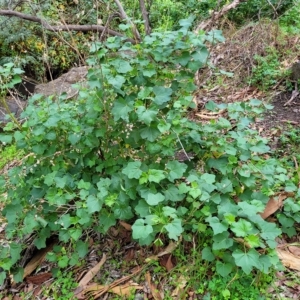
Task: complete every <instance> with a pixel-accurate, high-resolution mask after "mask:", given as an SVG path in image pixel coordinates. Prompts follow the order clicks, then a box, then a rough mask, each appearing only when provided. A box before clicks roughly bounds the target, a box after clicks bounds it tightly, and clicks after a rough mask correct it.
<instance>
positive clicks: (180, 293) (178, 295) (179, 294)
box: [171, 275, 188, 299]
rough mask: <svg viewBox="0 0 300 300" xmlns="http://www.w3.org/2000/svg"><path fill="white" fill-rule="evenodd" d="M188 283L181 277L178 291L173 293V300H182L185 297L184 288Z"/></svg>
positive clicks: (178, 281) (178, 282)
mask: <svg viewBox="0 0 300 300" xmlns="http://www.w3.org/2000/svg"><path fill="white" fill-rule="evenodd" d="M187 282H188V279H187V278H186V277H184V276H182V275H181V276H180V277H179V278H178V280H177V284H178V285H177V287H176V289H175V290H174V291H173V292H172V295H171V296H172V297H173V299H182V297H183V295H184V293H185V292H184V288H185V286H186V284H187Z"/></svg>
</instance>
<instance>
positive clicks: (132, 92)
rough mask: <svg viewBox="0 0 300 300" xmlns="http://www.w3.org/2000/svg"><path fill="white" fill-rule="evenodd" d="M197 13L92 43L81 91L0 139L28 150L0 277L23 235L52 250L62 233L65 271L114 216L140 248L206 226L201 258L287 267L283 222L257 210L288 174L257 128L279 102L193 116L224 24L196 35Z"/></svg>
mask: <svg viewBox="0 0 300 300" xmlns="http://www.w3.org/2000/svg"><path fill="white" fill-rule="evenodd" d="M192 22H193V19H192V18H190V19H186V20H181V21H180V25H181V28H180V29H179V30H178V31H173V32H169V31H166V32H164V33H153V34H151V35H150V36H147V37H145V39H144V40H143V42H142V43H141V44H138V45H131V44H130V43H128V42H126V41H122V39H120V38H117V37H114V38H109V39H108V40H107V41H106V42H105V43H95V44H94V47H93V49H92V51H93V55H92V56H91V58H90V59H89V64H90V66H91V68H90V69H89V72H88V78H87V86H86V87H85V88H82V89H81V90H80V92H79V95H78V98H77V99H76V100H71V101H70V100H64V96H62V97H61V98H60V99H59V100H58V101H57V102H54V101H53V100H52V98H51V97H49V98H47V99H43V98H42V96H40V95H35V96H34V97H33V98H32V99H31V100H30V103H29V105H28V107H27V109H26V111H25V112H24V113H23V118H26V121H25V122H24V123H23V124H22V128H21V129H20V130H16V131H11V130H12V129H13V124H9V125H8V126H7V127H6V128H5V130H6V132H5V134H1V135H0V141H2V142H6V143H8V142H15V143H16V145H17V147H18V149H23V150H24V151H25V153H26V154H28V155H27V156H26V157H27V159H26V160H24V163H23V165H22V166H20V167H17V168H15V169H13V170H11V171H10V173H9V180H8V182H7V198H8V201H7V203H6V205H5V207H4V209H3V210H2V215H3V217H5V218H6V220H7V226H6V238H7V239H8V240H9V241H10V242H9V244H7V246H6V247H4V248H3V249H1V252H0V267H1V268H2V269H3V271H2V272H1V273H0V279H1V280H3V279H4V278H5V276H6V273H7V272H10V273H12V274H14V276H15V280H21V279H22V269H21V268H19V267H18V265H17V262H18V260H19V258H20V255H21V252H22V244H21V243H19V242H16V241H15V239H19V240H20V239H22V238H23V237H24V236H27V235H28V234H31V233H35V240H34V244H35V245H36V247H37V248H44V247H46V242H47V239H48V238H49V237H50V236H51V235H52V234H56V235H57V236H58V238H59V240H60V242H62V243H68V247H69V249H68V252H67V251H66V249H65V247H63V246H59V247H57V248H56V249H55V251H53V252H51V253H50V254H49V255H48V259H49V260H51V261H54V262H57V263H58V266H59V267H61V268H63V267H66V266H68V265H76V264H77V263H78V262H79V260H80V259H82V258H83V257H84V256H85V255H86V253H87V251H88V246H87V243H86V242H85V237H86V235H85V232H86V231H88V230H90V229H93V230H96V231H98V232H100V233H106V232H107V230H108V229H109V228H110V227H111V226H114V225H115V224H116V222H117V220H127V222H131V223H132V224H133V225H132V236H133V238H134V239H135V240H137V241H138V242H139V243H140V244H141V245H149V244H151V243H153V242H154V243H159V244H161V243H162V237H168V238H169V239H173V240H178V239H179V237H180V236H183V238H184V239H185V240H187V241H188V240H191V239H192V235H193V234H195V233H200V234H204V233H205V236H206V237H207V239H208V241H209V242H208V243H207V246H206V247H205V248H204V249H203V251H202V256H203V259H204V260H208V261H213V260H216V261H218V267H217V272H218V273H219V274H220V275H221V276H224V275H225V274H226V275H228V274H230V273H231V272H236V270H237V269H242V270H243V271H244V272H245V273H246V274H249V273H250V272H251V271H252V270H253V269H258V270H260V271H262V272H265V273H267V272H268V271H269V270H270V268H272V267H274V266H277V265H278V258H277V256H276V254H275V251H274V248H275V246H276V242H275V238H276V237H277V236H278V235H280V234H281V230H280V229H279V228H278V227H277V226H276V224H275V223H269V222H267V221H265V220H263V219H262V218H261V216H260V215H259V212H262V211H263V210H264V206H265V204H266V203H267V201H268V199H269V196H271V195H273V194H274V192H275V190H276V188H278V186H282V185H284V184H287V183H288V182H290V179H289V177H288V176H287V174H286V170H285V169H284V168H282V166H281V164H280V163H279V161H278V160H276V159H272V158H267V159H266V158H265V155H266V154H267V153H269V151H270V149H269V147H268V146H267V140H266V139H265V138H262V137H260V136H259V134H258V133H257V131H255V130H253V129H251V127H250V126H249V125H250V124H251V122H252V121H253V118H254V117H255V116H256V115H257V114H259V113H262V112H263V110H264V109H265V108H270V107H269V106H268V105H264V104H263V103H262V102H261V101H259V100H256V99H252V100H251V101H249V103H233V104H222V105H217V104H215V103H213V102H209V103H207V106H206V108H207V109H209V110H211V111H218V110H220V109H223V110H224V111H227V114H228V118H225V117H220V118H219V119H218V120H212V121H210V122H208V123H206V124H201V123H199V122H194V121H192V120H190V119H189V118H188V117H187V110H188V109H189V108H190V107H193V102H192V93H193V91H195V89H196V87H195V85H194V83H193V79H194V73H195V71H197V70H198V69H199V68H201V67H203V66H205V64H206V62H207V60H208V56H209V53H208V50H207V47H206V43H208V42H216V41H218V40H223V37H222V36H221V34H220V32H219V31H214V32H208V33H207V34H205V33H203V32H200V33H199V34H195V33H192V32H189V31H188V27H189V26H190V25H191V23H192ZM179 154H180V155H179ZM178 156H183V157H184V159H183V160H182V159H178V158H177V157H178ZM290 189H291V190H293V191H296V190H297V188H296V187H295V186H294V187H292V188H290ZM259 250H260V251H259ZM1 280H0V281H1Z"/></svg>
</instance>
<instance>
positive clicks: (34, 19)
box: [0, 10, 136, 44]
mask: <svg viewBox="0 0 300 300" xmlns="http://www.w3.org/2000/svg"><path fill="white" fill-rule="evenodd" d="M0 15H1V16H10V17H17V18H20V19H23V20H27V21H31V22H35V23H39V24H41V25H42V26H43V27H44V28H45V29H46V30H49V31H53V32H58V31H82V32H87V31H96V32H102V31H104V30H106V28H105V26H102V25H56V26H52V25H50V24H49V23H48V22H47V21H46V20H43V19H41V18H38V17H35V16H32V15H27V14H23V13H20V12H17V11H13V10H0ZM107 33H108V34H109V35H112V36H119V37H124V38H126V39H127V40H128V41H130V42H131V43H133V44H136V41H135V40H134V39H130V38H127V37H126V36H124V35H123V34H121V33H120V32H117V31H114V30H112V29H107Z"/></svg>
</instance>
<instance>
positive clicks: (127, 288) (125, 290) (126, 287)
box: [108, 282, 143, 297]
mask: <svg viewBox="0 0 300 300" xmlns="http://www.w3.org/2000/svg"><path fill="white" fill-rule="evenodd" d="M142 289H143V287H142V286H140V285H138V284H137V283H134V282H127V283H126V284H123V285H118V286H116V287H114V288H112V289H110V290H108V292H110V293H114V294H117V295H119V296H121V297H122V296H130V295H132V291H133V290H142Z"/></svg>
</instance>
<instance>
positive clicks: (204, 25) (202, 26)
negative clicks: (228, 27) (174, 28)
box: [195, 0, 244, 32]
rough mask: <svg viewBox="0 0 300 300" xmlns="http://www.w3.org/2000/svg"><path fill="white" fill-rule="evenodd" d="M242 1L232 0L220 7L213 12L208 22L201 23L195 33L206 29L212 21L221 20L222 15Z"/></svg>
mask: <svg viewBox="0 0 300 300" xmlns="http://www.w3.org/2000/svg"><path fill="white" fill-rule="evenodd" d="M243 1H244V0H233V1H232V2H231V3H229V4H228V5H225V6H223V7H222V9H221V10H220V11H218V12H213V13H212V14H211V16H210V18H209V19H208V20H205V21H203V22H201V23H200V24H199V25H198V26H197V27H196V29H195V32H198V31H199V30H205V29H207V28H208V27H209V26H210V25H211V24H212V23H213V22H214V21H216V20H217V19H219V18H221V17H222V16H223V15H225V14H226V13H227V12H228V11H229V10H231V9H233V8H236V7H237V6H238V5H239V4H240V3H241V2H243Z"/></svg>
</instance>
